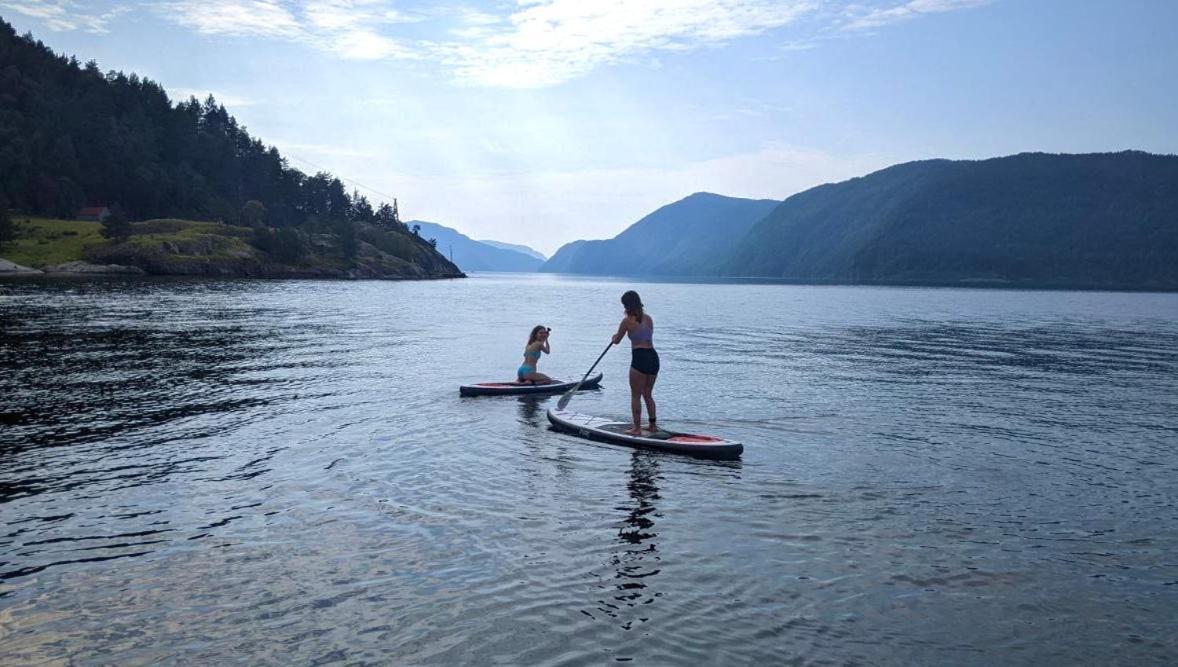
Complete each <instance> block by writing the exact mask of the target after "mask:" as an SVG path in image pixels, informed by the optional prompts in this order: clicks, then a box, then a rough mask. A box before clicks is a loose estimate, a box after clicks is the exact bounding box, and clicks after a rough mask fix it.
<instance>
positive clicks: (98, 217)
mask: <svg viewBox="0 0 1178 667" xmlns="http://www.w3.org/2000/svg"><path fill="white" fill-rule="evenodd" d="M109 215H110V209H109V208H107V207H105V206H89V207H87V208H84V209H82V210H80V211H78V220H89V221H90V222H102V221H103V220H106V218H107V216H109Z"/></svg>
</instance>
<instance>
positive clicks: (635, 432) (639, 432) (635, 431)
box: [625, 426, 642, 435]
mask: <svg viewBox="0 0 1178 667" xmlns="http://www.w3.org/2000/svg"><path fill="white" fill-rule="evenodd" d="M625 433H626V435H642V429H640V428H638V427H637V426H635V427H634V428H631V429H629V430H627V431H626V432H625Z"/></svg>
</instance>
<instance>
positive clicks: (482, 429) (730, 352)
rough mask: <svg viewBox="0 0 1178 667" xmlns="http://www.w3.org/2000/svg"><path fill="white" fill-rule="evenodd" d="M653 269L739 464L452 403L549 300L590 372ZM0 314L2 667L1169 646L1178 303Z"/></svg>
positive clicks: (113, 293) (108, 305) (92, 306)
mask: <svg viewBox="0 0 1178 667" xmlns="http://www.w3.org/2000/svg"><path fill="white" fill-rule="evenodd" d="M629 287H635V288H636V289H638V290H639V291H640V292H641V293H642V295H643V298H644V299H645V301H646V302H647V305H648V308H649V310H650V312H651V313H652V314H653V315H654V316H655V318H656V321H657V330H656V334H655V343H656V346H657V347H658V348H659V350H660V353H661V355H662V361H663V375H662V377H661V378H660V380H659V383H658V385H657V388H656V392H655V394H656V398H657V399H658V400H659V405H660V408H661V410H660V412H661V416H662V420H663V421H665V422H667V423H668V425H675V424H679V425H683V426H686V427H688V428H691V429H694V430H703V431H711V432H715V433H721V434H723V435H726V436H730V437H734V438H736V439H740V440H743V441H744V442H745V443H746V450H745V455H744V458H743V460H742V461H739V462H708V461H700V460H693V459H690V458H684V457H679V456H674V455H665V454H662V455H660V454H651V453H636V452H634V451H632V450H628V449H624V448H618V447H611V446H608V445H600V444H594V443H589V442H584V441H580V440H577V439H575V438H572V437H569V436H565V435H561V434H557V433H554V432H552V431H550V430H549V429H548V427H547V423H546V420H545V417H544V411H545V409H546V408H547V407H549V406H551V405H554V404H555V402H556V398H554V397H553V398H546V399H539V400H536V399H523V400H520V399H514V398H477V399H461V398H459V397H458V392H457V386H458V385H459V384H460V383H462V382H466V381H472V380H486V379H498V378H504V379H509V378H510V377H511V375H512V373H513V372H514V369H515V367H516V365H518V363H519V360H520V352H521V349H522V346H523V343H524V339H525V338H526V335H527V332H528V329H529V328H530V327H531V326H532V325H533V324H537V323H544V324H547V325H549V326H551V327H552V328H553V335H552V346H553V355H552V356H551V357H546V358H545V359H544V360H543V361H542V363H541V370H543V371H546V372H549V373H552V374H555V375H562V376H572V375H578V374H579V373H581V372H583V371H584V370H585V368H586V367H587V366H588V364H589V363H591V362H592V360H593V359H594V358H595V357H596V356H597V354H598V353H599V352H600V350H601V349H602V348H603V347H604V345H605V343H606V342H607V341H608V337H609V335H610V334H611V333H612V332H613V330H614V327H615V326H616V325H617V321H618V319H619V318H620V314H621V313H620V306H619V304H618V302H617V299H618V296H619V295H620V293H621V292H622V291H623V289H626V288H629ZM0 327H2V328H0V463H2V466H0V662H4V663H5V664H22V663H34V664H36V663H41V662H50V661H69V660H73V661H75V662H77V663H80V664H92V663H110V664H123V665H126V664H140V663H153V662H184V663H194V664H225V663H236V662H248V663H254V664H324V663H349V664H359V663H379V664H421V663H426V664H430V663H433V664H452V663H471V664H562V665H563V664H602V663H607V662H613V661H615V660H633V661H634V662H635V663H638V664H667V663H679V664H697V663H711V664H753V663H774V664H783V663H785V664H846V663H858V664H894V665H907V664H913V663H926V664H927V663H935V664H974V665H992V664H1027V665H1030V664H1044V663H1049V664H1073V663H1076V662H1081V663H1087V664H1133V665H1137V664H1166V663H1171V664H1172V663H1173V662H1174V661H1175V660H1178V623H1176V622H1175V618H1178V510H1175V507H1176V504H1178V295H1173V294H1169V295H1166V294H1112V293H1070V292H1015V291H980V290H979V291H970V290H949V289H886V288H847V287H798V286H780V285H694V284H671V283H655V284H633V283H622V282H614V281H606V280H573V279H568V278H560V277H554V276H511V275H504V276H497V277H491V276H476V277H474V278H472V279H469V280H464V281H448V282H429V283H395V282H359V283H349V282H313V281H291V282H231V281H227V282H209V281H192V282H189V281H154V282H119V281H111V282H58V283H48V284H46V283H32V282H11V281H9V282H6V283H0ZM628 361H629V359H628V350H625V349H621V350H614V351H612V352H610V354H608V355H607V356H606V358H605V360H604V361H603V362H602V369H603V370H604V372H605V381H604V387H603V389H601V390H600V391H597V392H593V393H586V394H582V395H580V396H578V397H577V398H575V399H574V400H573V403H572V406H573V407H574V408H576V409H578V410H580V411H583V412H591V413H595V414H602V415H615V416H624V415H625V414H626V412H627V406H628V403H627V401H628V389H627V387H626V384H625V379H624V378H625V373H626V369H627V366H628Z"/></svg>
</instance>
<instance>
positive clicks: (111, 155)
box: [0, 20, 461, 278]
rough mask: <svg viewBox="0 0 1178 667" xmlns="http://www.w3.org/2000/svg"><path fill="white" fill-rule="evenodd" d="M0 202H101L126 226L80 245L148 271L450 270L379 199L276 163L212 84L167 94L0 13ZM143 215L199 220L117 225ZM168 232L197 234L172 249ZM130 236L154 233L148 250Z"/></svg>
mask: <svg viewBox="0 0 1178 667" xmlns="http://www.w3.org/2000/svg"><path fill="white" fill-rule="evenodd" d="M0 203H2V205H4V206H5V207H12V208H14V209H16V210H17V211H18V212H19V213H20V214H23V215H25V216H33V217H43V218H45V219H59V220H68V219H72V218H74V217H75V216H76V215H77V214H78V213H79V210H80V209H82V208H83V207H89V208H91V209H92V211H102V210H104V209H105V210H109V211H111V212H112V216H111V217H112V218H113V219H115V220H118V221H119V223H120V224H122V225H123V227H124V230H125V233H123V232H120V233H119V234H116V235H115V237H116V238H114V239H112V240H110V241H103V242H102V244H103V247H97V246H96V247H94V248H90V249H89V250H92V251H93V253H94V255H95V256H96V257H97V256H102V255H108V254H109V255H110V257H112V258H116V257H117V258H119V259H120V260H121V261H128V262H134V261H140V262H142V263H144V266H141V267H140V268H143V269H144V270H147V271H148V272H149V273H150V272H153V271H154V272H159V273H168V272H169V271H172V270H173V269H172V268H169V267H174V270H175V271H176V272H182V273H192V272H202V275H204V274H215V275H266V276H271V275H274V276H278V275H283V276H285V275H302V274H305V273H307V272H308V271H309V272H311V273H313V275H341V276H355V277H361V276H362V277H381V278H410V277H413V278H431V277H439V278H440V277H452V276H459V275H461V273H460V272H459V271H458V269H457V268H456V267H454V266H453V265H452V264H451V263H450V262H448V261H447V260H446V259H445V258H443V257H442V256H441V255H439V254H438V253H437V252H436V251H435V250H434V249H433V248H432V247H431V246H430V245H429V244H428V243H426V242H424V241H423V240H421V239H418V238H417V237H415V236H413V235H412V234H411V233H409V230H408V229H407V228H406V227H405V226H404V225H401V224H400V223H399V222H398V221H397V214H396V213H395V211H394V208H393V207H392V206H389V205H388V204H383V205H379V206H374V205H373V204H372V203H369V201H368V200H367V198H365V197H363V196H362V195H360V194H359V193H357V192H352V193H351V194H349V193H348V192H347V190H346V189H345V188H344V185H343V183H342V182H341V181H340V179H339V178H336V177H334V176H332V175H331V174H328V173H324V172H320V173H317V174H314V175H311V176H309V175H307V174H304V173H302V172H300V171H298V170H297V169H293V168H291V167H289V166H288V164H287V161H286V159H285V158H283V156H282V155H281V154H280V153H279V152H278V150H277V149H275V148H273V147H272V146H267V145H265V144H264V143H263V142H262V141H261V140H260V139H257V138H255V137H252V136H250V134H249V133H248V132H247V131H246V129H245V127H243V126H242V125H240V124H239V123H238V122H237V120H236V119H235V118H233V116H231V115H229V113H228V112H227V111H226V110H225V107H224V106H222V105H220V104H218V103H217V101H216V100H215V99H213V98H212V97H211V96H210V97H209V98H208V99H207V100H205V101H204V102H200V101H197V100H196V99H193V98H189V99H188V100H186V101H181V102H179V103H176V104H173V103H172V101H171V100H170V99H169V98H168V94H167V92H166V91H165V90H164V89H163V87H161V86H160V85H159V84H157V83H155V82H153V81H151V80H149V79H145V78H141V77H139V76H138V75H136V74H130V75H127V74H124V73H122V72H115V71H110V72H106V73H103V72H102V71H101V70H99V68H98V65H97V63H95V62H94V61H90V62H87V63H86V64H85V65H83V64H81V63H79V62H78V60H77V59H76V58H72V57H71V58H67V57H65V56H59V55H57V54H55V53H54V52H53V51H52V50H50V49H49V48H48V47H46V46H45V45H44V44H42V43H41V42H39V41H36V40H34V39H33V38H32V37H31V36H25V37H20V36H17V34H16V32H15V31H14V30H13V28H12V26H11V25H9V24H8V23H6V22H4V21H3V20H0ZM115 211H117V212H118V214H117V215H113V212H115ZM109 220H110V218H108V221H109ZM146 220H179V221H181V222H182V223H184V224H185V225H187V224H188V223H209V224H196V225H195V226H192V225H189V226H186V227H184V230H183V231H182V232H181V231H177V230H174V229H170V228H169V229H170V231H166V232H161V233H155V232H152V233H142V234H141V233H140V230H142V229H152V230H154V229H157V227H158V225H156V226H150V225H149V226H146V227H144V226H140V227H135V226H130V227H127V226H126V225H125V224H124V223H127V222H130V221H146ZM169 234H181V235H182V236H184V237H185V239H184V240H187V241H191V240H192V239H189V238H187V237H188V236H192V235H195V236H199V237H201V238H199V239H197V241H199V242H193V243H185V244H183V245H185V246H186V249H185V250H183V251H181V250H179V249H178V246H177V244H176V243H173V242H172V241H173V240H174V239H169V238H167V236H168V235H169ZM140 236H142V237H148V236H150V237H151V238H152V239H154V241H153V242H152V243H149V244H147V245H150V246H151V248H150V252H147V253H144V252H141V251H142V250H144V247H145V245H144V244H146V242H147V239H146V238H140ZM140 242H143V243H140ZM119 245H121V246H125V247H122V248H119V249H117V250H118V251H117V252H115V250H116V249H115V248H114V246H119ZM106 246H110V247H111V250H112V252H111V253H106V252H105V251H104V248H105V247H106ZM245 246H248V247H245ZM226 253H228V254H226ZM173 256H175V257H173ZM235 257H236V258H238V259H240V260H241V261H237V260H235V259H234V258H235ZM170 259H176V260H177V261H174V262H173V261H169V260H170ZM247 265H248V266H247Z"/></svg>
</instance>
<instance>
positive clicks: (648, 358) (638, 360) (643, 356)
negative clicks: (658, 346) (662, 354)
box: [630, 347, 659, 375]
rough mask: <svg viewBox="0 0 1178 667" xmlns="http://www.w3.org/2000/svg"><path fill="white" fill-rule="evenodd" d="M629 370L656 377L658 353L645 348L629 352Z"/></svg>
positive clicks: (637, 348)
mask: <svg viewBox="0 0 1178 667" xmlns="http://www.w3.org/2000/svg"><path fill="white" fill-rule="evenodd" d="M630 368H633V369H634V370H636V371H638V372H639V373H645V374H646V375H658V374H659V353H658V352H655V351H654V350H651V349H649V348H645V347H636V348H634V349H632V350H630Z"/></svg>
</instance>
